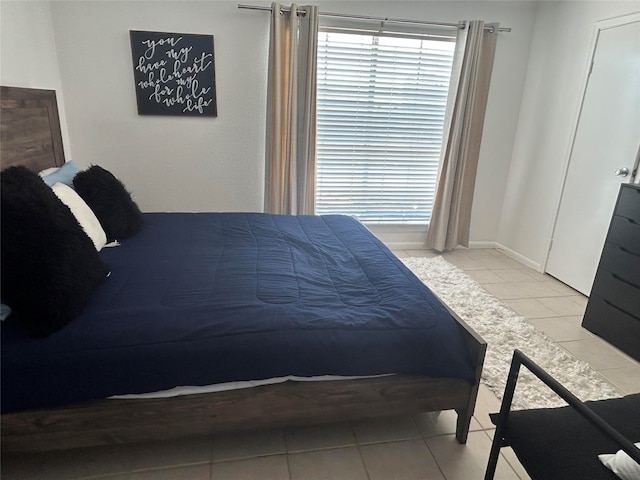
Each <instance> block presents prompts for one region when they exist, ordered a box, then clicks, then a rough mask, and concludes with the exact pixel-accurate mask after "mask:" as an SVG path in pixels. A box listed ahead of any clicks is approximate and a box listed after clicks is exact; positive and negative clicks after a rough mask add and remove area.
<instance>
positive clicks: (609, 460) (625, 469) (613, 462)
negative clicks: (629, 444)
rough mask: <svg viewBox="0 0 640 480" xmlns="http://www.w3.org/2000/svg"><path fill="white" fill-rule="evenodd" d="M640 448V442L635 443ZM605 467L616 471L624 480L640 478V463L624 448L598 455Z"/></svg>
mask: <svg viewBox="0 0 640 480" xmlns="http://www.w3.org/2000/svg"><path fill="white" fill-rule="evenodd" d="M634 445H635V446H636V447H637V448H640V442H638V443H636V444H634ZM598 458H599V459H600V461H601V462H602V463H603V465H604V466H605V467H607V468H608V469H609V470H611V471H612V472H613V473H615V474H616V475H617V476H618V477H619V478H621V479H622V480H638V479H639V478H640V465H638V464H637V463H636V462H635V461H634V460H633V459H632V458H631V457H630V456H629V455H628V454H627V453H626V452H625V451H624V450H618V451H617V452H616V453H615V455H614V454H602V455H598Z"/></svg>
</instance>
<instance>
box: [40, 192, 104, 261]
mask: <svg viewBox="0 0 640 480" xmlns="http://www.w3.org/2000/svg"><path fill="white" fill-rule="evenodd" d="M51 188H52V190H53V193H55V194H56V196H57V197H58V198H59V199H60V200H61V201H62V203H64V204H65V205H66V206H67V207H69V210H71V213H73V216H74V217H76V220H78V223H79V224H80V226H81V227H82V229H83V230H84V232H85V233H86V234H87V235H89V238H90V239H91V241H92V242H93V244H94V245H95V247H96V250H97V251H100V250H102V247H104V246H105V244H106V243H107V234H106V233H104V230H103V229H102V226H101V225H100V222H99V221H98V219H97V218H96V216H95V215H94V213H93V212H92V211H91V209H90V208H89V206H88V205H87V204H86V203H84V200H82V198H81V197H80V195H78V194H77V193H76V192H75V191H74V190H73V188H71V187H68V186H66V185H65V184H64V183H60V182H58V183H56V184H55V185H54V186H53V187H51Z"/></svg>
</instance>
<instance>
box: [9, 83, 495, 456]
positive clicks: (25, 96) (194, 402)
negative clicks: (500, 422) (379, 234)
mask: <svg viewBox="0 0 640 480" xmlns="http://www.w3.org/2000/svg"><path fill="white" fill-rule="evenodd" d="M0 89H1V90H0V101H1V108H2V112H1V114H0V120H1V122H0V124H1V134H2V137H1V145H2V147H1V160H2V168H3V169H4V168H7V167H9V166H11V165H26V166H27V167H28V168H31V169H32V170H36V171H37V170H42V169H44V168H47V167H52V166H60V165H62V164H63V163H64V152H63V149H62V138H61V134H60V124H59V120H58V111H57V104H56V94H55V91H52V90H36V89H25V88H16V87H0ZM450 312H451V314H452V315H453V317H454V318H455V319H456V320H457V321H458V323H459V326H460V331H461V332H462V334H463V338H464V341H465V344H466V346H467V348H468V351H469V355H470V358H471V359H472V362H473V365H474V369H475V373H476V378H477V379H478V381H479V379H480V374H481V372H482V365H483V362H484V356H485V351H486V343H485V342H484V341H483V340H482V338H480V336H479V335H478V334H476V333H475V332H474V331H473V330H472V329H471V328H470V327H469V326H468V325H467V324H465V323H464V322H463V321H462V320H461V319H460V318H458V316H457V315H456V314H455V313H453V312H452V311H451V310H450ZM477 394H478V384H477V383H476V384H475V385H471V384H469V382H467V381H466V380H461V379H455V378H430V377H421V376H398V375H391V376H383V377H375V378H365V379H358V380H337V381H328V382H290V381H287V382H285V383H280V384H274V385H266V386H260V387H253V388H249V389H242V390H230V391H223V392H216V393H206V394H196V395H187V396H179V397H172V398H156V399H134V400H96V401H91V402H86V403H79V404H73V405H65V406H61V407H55V408H43V409H34V410H24V411H18V412H11V413H6V414H4V415H2V419H1V420H2V422H1V433H2V439H1V440H2V450H3V451H5V452H9V451H38V450H55V449H68V448H76V447H86V446H98V445H108V444H115V443H128V442H140V441H148V440H161V439H169V438H180V437H188V436H197V435H209V434H212V433H215V432H220V431H230V430H233V431H237V430H243V429H245V430H246V429H256V428H264V427H271V426H277V425H280V426H284V425H303V424H317V423H323V422H335V421H341V420H349V419H360V418H369V417H381V416H391V415H398V414H410V413H418V412H427V411H439V410H450V409H454V410H456V412H457V414H458V420H457V426H456V438H457V440H458V442H460V443H465V442H466V439H467V435H468V432H469V423H470V421H471V417H472V415H473V411H474V408H475V403H476V397H477Z"/></svg>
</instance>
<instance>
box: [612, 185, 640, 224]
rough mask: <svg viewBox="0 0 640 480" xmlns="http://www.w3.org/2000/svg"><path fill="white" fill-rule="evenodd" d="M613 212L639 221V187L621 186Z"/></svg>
mask: <svg viewBox="0 0 640 480" xmlns="http://www.w3.org/2000/svg"><path fill="white" fill-rule="evenodd" d="M615 214H616V215H621V216H623V217H627V218H630V219H632V220H635V221H636V223H640V187H635V186H629V185H623V186H622V188H621V189H620V196H619V197H618V203H617V204H616V211H615Z"/></svg>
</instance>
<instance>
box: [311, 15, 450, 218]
mask: <svg viewBox="0 0 640 480" xmlns="http://www.w3.org/2000/svg"><path fill="white" fill-rule="evenodd" d="M454 49H455V37H451V36H440V37H433V36H431V37H428V36H425V35H422V36H419V35H409V34H407V35H405V34H398V33H372V32H367V31H354V30H344V29H331V28H323V27H321V30H320V32H319V34H318V87H317V98H318V101H317V145H316V156H317V157H316V162H317V165H316V213H317V214H330V213H341V214H347V215H355V216H357V217H358V218H359V219H360V220H361V221H362V222H365V223H382V224H426V223H428V222H429V219H430V217H431V209H432V206H433V197H434V194H435V186H436V180H437V174H438V166H439V161H440V150H441V145H442V135H443V124H444V117H445V109H446V104H447V95H448V90H449V80H450V76H451V66H452V61H453V52H454Z"/></svg>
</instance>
